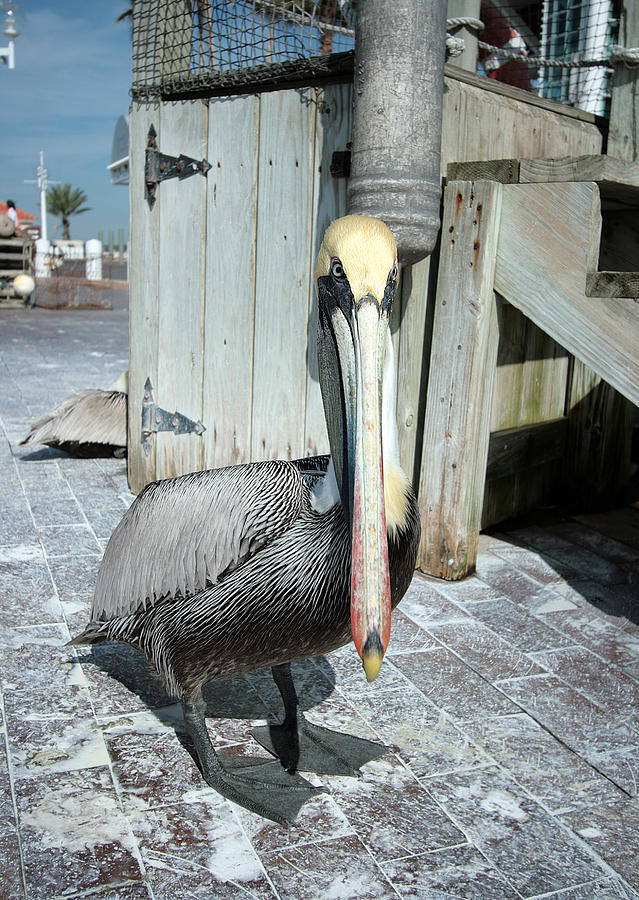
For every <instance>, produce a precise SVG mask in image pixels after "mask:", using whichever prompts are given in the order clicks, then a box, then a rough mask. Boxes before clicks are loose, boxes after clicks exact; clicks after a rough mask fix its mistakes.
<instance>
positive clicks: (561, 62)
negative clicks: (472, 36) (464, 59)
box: [446, 16, 639, 69]
mask: <svg viewBox="0 0 639 900" xmlns="http://www.w3.org/2000/svg"><path fill="white" fill-rule="evenodd" d="M484 27H485V26H484V23H483V22H482V21H481V19H475V18H474V17H473V16H454V17H453V18H450V19H446V28H447V29H451V30H452V29H455V28H469V29H470V30H471V31H476V32H480V31H483V30H484ZM477 46H478V47H481V49H482V50H488V51H489V52H490V53H491V55H492V56H498V57H501V58H502V59H519V60H522V62H527V63H528V64H529V65H531V66H542V67H548V68H552V67H554V68H557V69H579V68H593V67H605V68H610V67H611V66H614V65H615V63H622V64H623V65H625V66H626V67H627V68H629V69H634V68H636V67H637V66H639V47H621V46H620V45H619V44H613V45H612V46H611V48H610V53H609V55H608V57H606V58H605V59H579V58H578V57H576V56H573V57H570V58H568V57H564V58H561V59H546V58H545V57H543V56H528V55H527V54H526V53H522V52H521V51H518V50H504V49H503V48H502V47H496V46H495V45H494V44H487V43H486V42H485V41H477ZM446 52H447V53H448V55H449V56H460V55H461V54H462V53H463V52H464V39H463V38H456V37H454V36H453V35H452V34H446Z"/></svg>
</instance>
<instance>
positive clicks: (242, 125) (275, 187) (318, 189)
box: [129, 77, 601, 521]
mask: <svg viewBox="0 0 639 900" xmlns="http://www.w3.org/2000/svg"><path fill="white" fill-rule="evenodd" d="M468 82H469V83H468ZM508 93H509V94H512V93H513V92H512V90H510V91H509V92H508ZM515 94H516V96H508V95H506V94H504V93H499V92H496V91H495V90H494V87H492V86H491V89H490V90H486V89H484V88H482V87H481V86H480V85H479V84H477V83H475V80H474V79H473V78H472V77H471V78H468V77H466V78H465V80H461V78H457V77H447V78H446V85H445V94H444V112H443V138H442V173H443V172H444V171H445V168H446V165H447V164H448V163H449V162H451V161H463V160H469V159H495V158H503V157H515V156H565V155H568V154H575V155H580V154H585V153H597V152H600V149H601V135H600V133H599V130H598V129H597V127H596V125H595V124H594V121H592V120H590V121H589V120H588V117H587V116H586V117H584V116H582V117H579V116H575V115H572V114H571V115H563V114H561V113H560V112H559V111H558V110H559V108H558V107H557V108H556V109H555V105H552V104H545V105H543V104H542V105H539V102H538V100H537V99H536V98H535V103H534V104H532V103H528V102H526V101H525V100H524V99H520V98H519V96H518V95H517V92H515ZM522 96H523V95H522ZM350 121H351V100H350V85H331V86H325V87H309V88H303V89H291V90H283V91H277V92H273V93H267V94H262V95H247V96H240V97H233V98H211V99H209V100H191V101H181V102H179V103H169V102H163V103H161V104H138V103H134V105H133V108H132V111H131V151H130V157H131V235H132V237H131V319H130V321H131V325H130V336H131V359H130V391H131V399H130V422H129V479H130V483H131V487H132V489H133V490H134V491H139V490H140V489H141V488H142V487H143V486H144V484H145V483H147V482H148V481H149V480H152V479H153V478H163V477H167V476H171V475H173V474H177V473H180V472H185V471H189V470H192V469H197V468H202V467H205V466H216V465H223V464H229V463H237V462H244V461H248V460H250V459H262V458H267V457H273V456H280V457H296V456H302V455H305V454H312V453H316V452H325V451H326V450H327V440H326V435H325V428H324V421H323V414H322V406H321V398H320V394H319V387H318V382H317V371H316V361H315V348H314V339H313V333H314V321H315V317H316V308H315V298H314V290H313V284H312V271H313V262H314V258H315V255H316V252H317V249H318V246H319V242H320V240H321V236H322V233H323V231H324V229H325V227H326V225H327V224H328V223H329V222H330V221H331V220H332V219H333V218H335V217H336V216H339V215H342V214H343V213H344V212H345V208H346V181H345V179H344V178H334V177H333V176H331V174H330V171H329V168H330V162H331V157H332V154H333V152H334V151H341V150H344V149H346V145H347V142H348V141H349V139H350ZM151 123H153V124H154V126H155V128H156V131H157V133H158V147H159V148H160V150H161V151H162V152H164V153H179V152H182V153H186V154H188V155H189V156H192V157H195V158H198V159H199V158H202V157H206V158H207V159H208V160H209V162H210V163H211V165H212V168H211V170H210V171H209V173H208V176H207V177H206V178H203V177H202V176H200V175H195V176H193V177H192V178H189V179H187V180H184V181H181V182H180V181H178V180H177V179H175V180H172V181H166V182H163V183H161V184H160V185H159V187H158V190H157V202H156V204H155V206H154V208H153V210H149V208H148V206H147V204H146V201H145V199H144V184H143V182H144V178H143V174H142V173H143V170H144V148H145V142H146V133H147V130H148V127H149V124H151ZM522 252H525V248H522ZM436 255H437V251H436V252H435V254H434V255H433V260H434V259H435V258H436ZM434 268H435V262H433V261H429V260H427V261H424V262H422V263H419V264H417V265H415V266H413V267H412V269H410V270H408V271H405V272H404V274H403V282H402V291H401V296H400V297H399V299H398V303H397V309H396V314H395V323H394V331H395V335H394V337H395V343H396V348H397V351H398V353H397V355H398V424H399V428H400V447H401V451H402V456H403V459H404V463H405V465H406V467H407V470H408V471H409V472H411V473H412V474H413V476H414V477H415V478H416V477H417V474H418V472H419V466H420V454H421V442H422V437H423V435H422V429H421V426H420V423H421V422H422V420H423V405H424V399H425V384H426V379H427V377H428V354H429V340H428V334H429V302H428V301H429V296H430V290H431V289H430V287H429V285H431V284H432V281H433V269H434ZM501 318H502V322H501V325H502V327H501V344H500V349H499V358H498V363H497V370H496V373H495V394H494V402H493V428H494V430H495V431H502V430H503V429H509V428H517V427H519V426H520V425H522V424H529V423H531V422H540V421H542V422H543V421H547V420H551V419H552V418H554V417H556V416H557V415H560V414H563V406H562V408H561V412H559V407H560V406H561V403H562V401H560V399H559V398H560V397H563V396H565V392H566V384H567V382H566V379H567V376H568V371H569V360H568V357H567V356H566V354H565V353H564V352H563V351H561V350H560V349H559V348H558V347H557V346H556V345H554V344H553V343H552V342H551V341H549V340H548V339H547V338H545V337H544V336H543V335H542V334H541V333H540V332H538V330H537V329H535V327H534V326H533V325H532V324H531V323H528V322H526V320H525V319H523V317H521V316H520V315H519V314H518V313H516V311H515V310H513V309H512V308H509V307H503V308H502V312H501ZM147 377H150V379H151V381H152V383H153V386H154V399H155V401H156V402H157V403H158V404H159V405H160V406H162V407H163V408H165V409H170V410H171V411H172V410H175V409H177V410H178V411H179V412H181V413H183V414H185V415H187V416H189V417H190V418H192V419H194V420H201V421H202V422H203V423H204V425H205V426H206V431H205V432H204V434H203V435H202V436H201V437H198V436H196V435H177V436H175V435H173V434H158V435H156V436H154V437H152V439H151V442H150V448H149V452H148V454H146V453H145V452H144V450H143V448H142V445H141V442H140V420H141V409H142V400H143V392H144V383H145V381H146V378H147ZM498 480H499V479H496V481H498ZM491 492H492V493H491ZM499 494H500V489H499V485H495V486H494V487H493V485H492V484H491V483H490V482H489V484H488V490H487V497H486V504H485V509H486V510H488V519H491V520H493V521H494V516H497V517H498V518H501V517H502V516H503V514H509V513H510V512H511V511H512V510H510V509H508V508H507V507H508V502H510V500H508V501H507V502H506V501H504V500H503V499H502V500H500V499H499V496H498V495H499ZM511 505H512V504H511Z"/></svg>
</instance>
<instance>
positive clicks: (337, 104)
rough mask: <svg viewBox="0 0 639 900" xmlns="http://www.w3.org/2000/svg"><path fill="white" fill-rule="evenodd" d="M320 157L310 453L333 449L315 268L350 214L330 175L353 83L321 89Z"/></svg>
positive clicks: (341, 145) (343, 182)
mask: <svg viewBox="0 0 639 900" xmlns="http://www.w3.org/2000/svg"><path fill="white" fill-rule="evenodd" d="M315 96H316V103H315V109H316V115H315V158H314V163H313V211H312V221H313V232H312V238H311V246H310V253H311V258H310V261H309V265H310V272H311V278H310V291H309V317H308V331H307V334H308V349H307V380H306V422H305V435H304V453H305V454H307V455H309V456H314V455H316V454H319V453H328V452H329V446H328V435H327V433H326V422H325V420H324V407H323V404H322V395H321V392H320V387H319V375H318V371H317V316H318V311H317V296H316V291H315V284H314V282H313V268H314V265H315V258H316V257H317V254H318V251H319V248H320V244H321V242H322V238H323V237H324V232H325V231H326V228H327V227H328V226H329V225H330V223H331V222H332V221H333V220H334V219H337V218H339V217H340V216H343V215H345V214H346V187H347V184H348V180H347V179H346V178H335V177H333V176H332V175H331V173H330V166H331V159H332V156H333V153H334V152H335V151H338V152H341V151H345V150H346V144H347V143H348V142H349V141H350V136H351V128H352V108H351V85H350V84H331V85H327V86H326V87H324V88H317V90H316V95H315Z"/></svg>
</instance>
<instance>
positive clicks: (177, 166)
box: [144, 125, 211, 209]
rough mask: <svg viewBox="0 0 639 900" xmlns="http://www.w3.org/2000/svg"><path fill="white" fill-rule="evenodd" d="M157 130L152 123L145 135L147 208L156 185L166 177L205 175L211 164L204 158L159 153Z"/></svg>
mask: <svg viewBox="0 0 639 900" xmlns="http://www.w3.org/2000/svg"><path fill="white" fill-rule="evenodd" d="M156 138H157V132H156V130H155V128H154V127H153V125H151V127H150V128H149V131H148V134H147V136H146V157H145V160H144V196H145V197H146V200H147V203H148V204H149V209H153V204H154V203H155V194H156V191H157V186H158V184H159V183H160V182H161V181H165V180H166V179H167V178H179V179H180V181H182V180H183V179H184V178H189V177H190V176H191V175H196V174H197V173H198V172H199V173H200V175H206V173H207V172H208V170H209V169H210V168H211V164H210V163H209V162H207V160H205V159H200V160H197V159H192V158H191V157H190V156H184V154H181V155H180V156H167V155H166V153H160V151H159V150H158V147H157V143H156Z"/></svg>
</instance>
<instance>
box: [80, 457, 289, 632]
mask: <svg viewBox="0 0 639 900" xmlns="http://www.w3.org/2000/svg"><path fill="white" fill-rule="evenodd" d="M302 498H303V481H302V476H301V474H300V472H299V470H298V469H297V468H296V467H295V466H294V465H293V464H292V463H289V462H286V461H283V460H271V461H268V462H262V463H249V464H247V465H241V466H229V467H228V468H223V469H211V470H208V471H205V472H194V473H192V474H189V475H183V476H181V477H179V478H171V479H167V480H165V481H156V482H154V483H153V484H150V485H148V486H147V487H146V488H145V489H144V491H142V493H141V494H140V495H139V496H138V497H137V498H136V499H135V501H134V502H133V504H132V505H131V507H130V508H129V509H128V511H127V512H126V513H125V515H124V517H123V519H122V521H121V522H120V524H119V525H118V526H117V528H116V529H115V531H114V532H113V534H112V535H111V538H110V540H109V543H108V545H107V548H106V551H105V553H104V557H103V559H102V563H101V564H100V569H99V571H98V577H97V582H96V589H95V596H94V601H93V608H92V610H91V619H92V621H94V622H95V621H106V620H108V619H111V618H113V617H114V616H126V615H130V614H132V613H134V612H135V611H136V610H137V609H140V608H141V607H142V608H146V607H148V606H151V605H153V604H154V603H155V602H156V601H157V600H159V599H160V598H162V597H165V596H167V595H175V594H177V593H178V592H179V593H180V594H182V595H183V596H187V595H191V594H194V593H196V592H198V591H201V590H203V589H204V588H205V587H206V585H207V584H209V583H213V582H215V581H217V580H218V579H219V578H220V576H222V575H223V574H224V573H225V572H226V571H228V570H229V568H232V567H234V566H236V565H237V564H238V563H240V562H241V561H242V559H243V558H244V557H245V556H246V555H247V554H251V553H255V552H256V551H258V550H259V549H260V548H261V547H263V546H265V545H266V544H268V543H269V542H270V541H272V540H273V539H274V538H276V537H277V536H279V535H280V534H282V533H284V531H286V529H287V528H288V527H289V526H290V525H291V523H292V522H293V521H294V520H295V518H296V517H297V516H298V515H299V512H300V509H301V505H302Z"/></svg>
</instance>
